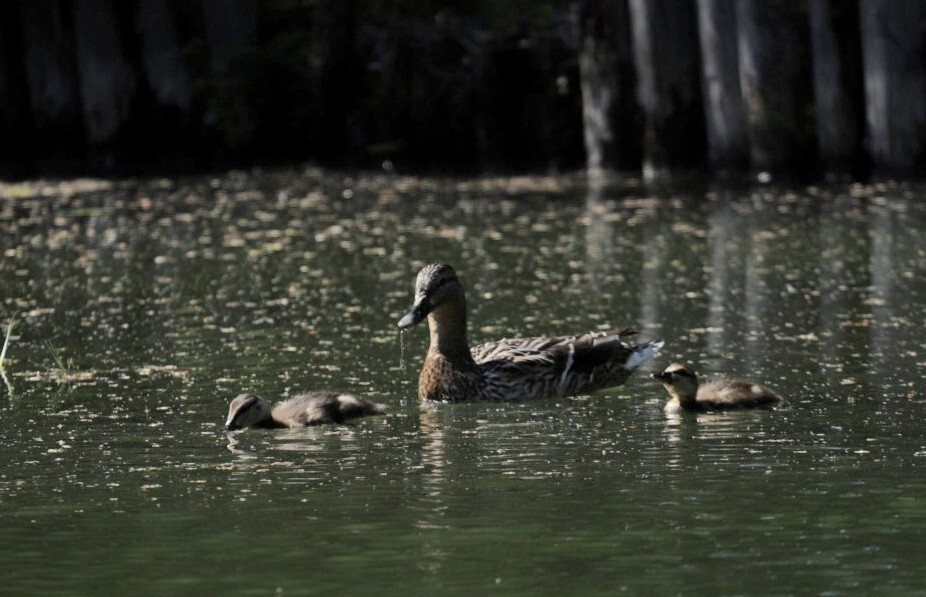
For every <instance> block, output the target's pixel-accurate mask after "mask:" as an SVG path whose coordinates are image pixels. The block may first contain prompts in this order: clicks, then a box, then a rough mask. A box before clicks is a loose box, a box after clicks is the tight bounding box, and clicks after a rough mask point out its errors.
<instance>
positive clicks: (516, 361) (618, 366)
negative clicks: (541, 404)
mask: <svg viewBox="0 0 926 597" xmlns="http://www.w3.org/2000/svg"><path fill="white" fill-rule="evenodd" d="M633 333H634V332H633V331H632V330H629V329H623V330H612V331H607V332H592V333H588V334H580V335H577V336H552V337H536V338H506V339H502V340H498V341H495V342H488V343H485V344H481V345H479V346H475V347H473V348H472V355H473V359H474V360H475V361H476V363H477V364H478V365H479V366H480V368H481V369H482V371H483V376H484V378H485V390H484V392H485V393H486V394H487V398H486V399H489V400H511V399H529V398H544V397H559V396H571V395H575V394H583V393H589V392H594V391H596V390H599V389H601V388H605V387H609V386H615V385H619V384H621V383H623V382H625V381H626V380H627V378H628V377H629V376H630V373H631V372H632V371H633V369H634V368H635V367H636V366H637V365H639V364H640V363H643V362H644V361H646V360H648V359H649V358H651V357H652V356H653V355H654V354H656V352H657V351H658V350H659V348H660V347H661V343H650V344H643V345H639V346H629V345H627V344H626V343H624V342H623V339H624V338H626V337H627V336H630V335H632V334H633Z"/></svg>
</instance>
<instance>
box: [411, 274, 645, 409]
mask: <svg viewBox="0 0 926 597" xmlns="http://www.w3.org/2000/svg"><path fill="white" fill-rule="evenodd" d="M425 318H427V320H428V329H429V330H430V337H431V341H430V346H429V348H428V353H427V355H426V357H425V359H424V365H423V366H422V368H421V374H420V375H419V377H418V396H419V398H420V399H421V400H439V401H466V400H522V399H530V398H552V397H562V396H571V395H575V394H583V393H590V392H594V391H596V390H600V389H602V388H607V387H611V386H618V385H621V384H622V383H624V382H625V381H627V378H628V377H630V374H631V372H632V371H633V370H634V369H635V368H636V367H638V366H639V365H640V364H642V363H644V362H646V361H648V360H649V359H651V358H652V357H653V355H655V354H656V353H657V352H659V349H661V348H662V346H663V343H662V342H647V343H644V344H637V345H632V344H628V343H626V342H624V340H625V339H626V338H627V337H628V336H630V335H632V334H634V333H636V332H634V331H633V330H631V329H629V328H626V329H622V330H611V331H607V332H590V333H587V334H579V335H576V336H543V337H537V338H514V339H503V340H497V341H495V342H487V343H485V344H481V345H479V346H474V347H472V348H470V346H469V341H468V340H467V332H466V298H465V295H464V292H463V285H462V284H461V283H460V280H459V279H458V278H457V274H456V272H455V271H454V270H453V268H452V267H451V266H449V265H447V264H446V263H432V264H429V265H426V266H425V267H424V268H422V269H421V271H420V272H418V277H417V279H416V281H415V301H414V305H413V306H412V309H411V311H409V312H408V313H407V314H405V316H404V317H402V319H400V320H399V322H398V326H399V329H402V330H404V329H407V328H410V327H412V326H413V325H416V324H418V323H420V322H421V321H423V320H424V319H425Z"/></svg>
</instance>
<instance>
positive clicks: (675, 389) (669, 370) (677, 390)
mask: <svg viewBox="0 0 926 597" xmlns="http://www.w3.org/2000/svg"><path fill="white" fill-rule="evenodd" d="M653 378H654V379H658V380H659V381H661V382H662V385H664V386H665V387H666V390H668V391H669V394H671V395H672V396H673V397H675V398H678V399H679V401H681V402H686V401H687V400H686V398H687V399H688V400H694V398H695V396H697V394H698V376H697V375H695V374H694V372H693V371H692V370H691V369H689V368H688V367H686V366H685V365H682V364H679V363H672V364H671V365H669V366H668V367H666V369H665V371H663V372H662V373H653Z"/></svg>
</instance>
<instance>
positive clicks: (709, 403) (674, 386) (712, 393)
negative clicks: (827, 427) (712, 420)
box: [653, 363, 782, 414]
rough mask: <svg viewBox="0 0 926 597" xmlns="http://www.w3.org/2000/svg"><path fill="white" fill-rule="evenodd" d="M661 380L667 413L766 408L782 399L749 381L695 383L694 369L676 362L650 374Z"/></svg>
mask: <svg viewBox="0 0 926 597" xmlns="http://www.w3.org/2000/svg"><path fill="white" fill-rule="evenodd" d="M653 377H654V378H655V379H658V380H659V381H661V382H662V385H663V386H665V388H666V390H667V391H668V392H669V396H671V399H670V400H669V401H668V402H667V403H666V405H665V408H664V410H665V411H666V412H667V413H669V414H674V413H678V412H681V411H694V412H705V411H710V410H723V409H733V408H769V407H772V406H775V405H776V404H779V403H781V402H782V398H781V396H779V395H778V394H776V393H775V392H774V391H772V390H770V389H769V388H767V387H765V386H762V385H759V384H755V383H752V382H749V381H742V380H736V379H716V380H713V381H710V382H708V383H705V384H701V383H698V376H697V375H695V373H694V371H692V370H691V369H689V368H688V367H686V366H684V365H681V364H679V363H673V364H672V365H669V366H668V367H666V370H665V371H663V372H662V373H653Z"/></svg>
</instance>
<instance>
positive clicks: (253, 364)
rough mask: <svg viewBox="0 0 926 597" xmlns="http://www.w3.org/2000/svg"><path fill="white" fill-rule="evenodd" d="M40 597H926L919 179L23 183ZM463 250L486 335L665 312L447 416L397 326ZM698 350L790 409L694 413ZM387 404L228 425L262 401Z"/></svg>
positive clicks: (925, 223)
mask: <svg viewBox="0 0 926 597" xmlns="http://www.w3.org/2000/svg"><path fill="white" fill-rule="evenodd" d="M0 191H2V196H3V198H2V199H0V232H2V234H0V251H2V255H3V259H2V262H0V279H2V280H3V284H2V285H0V315H2V320H3V325H4V328H5V325H6V322H7V321H8V320H9V318H10V316H11V315H12V314H14V313H16V314H18V319H19V322H20V323H19V325H18V327H17V328H16V331H15V334H14V335H13V337H12V339H11V346H10V349H9V353H8V355H7V356H8V362H7V365H6V370H5V378H4V382H5V383H4V384H3V386H2V389H0V409H2V414H3V419H4V425H3V426H2V428H0V456H2V457H0V503H2V505H3V512H2V514H0V516H2V525H0V563H2V564H3V565H2V566H0V586H4V587H5V588H7V589H8V590H9V591H10V594H41V595H54V594H61V595H73V594H99V593H100V592H101V587H105V588H106V592H108V593H111V594H171V595H185V594H189V595H201V594H204V593H234V594H255V595H266V594H284V595H300V594H329V593H331V592H332V591H350V592H351V593H358V594H364V593H366V594H382V593H384V592H396V591H405V592H409V593H413V594H474V593H483V592H492V593H498V594H558V593H559V594H562V593H568V594H614V593H618V592H627V593H631V594H637V593H642V592H646V593H651V594H705V595H718V594H743V593H759V592H761V593H774V594H783V595H786V594H826V595H842V594H865V593H871V592H874V591H875V590H877V591H878V592H885V591H886V592H890V593H893V594H914V593H917V592H918V591H921V590H922V587H923V586H924V585H926V572H924V570H926V556H924V555H921V554H922V550H921V549H920V545H919V544H920V543H921V540H920V539H921V534H922V530H923V528H924V523H926V514H924V513H926V508H924V505H926V504H924V495H926V482H924V480H923V479H924V475H923V466H924V462H926V440H924V435H923V431H922V419H923V414H924V413H923V411H924V408H926V397H924V395H923V390H922V383H921V381H920V380H921V378H922V377H923V372H924V368H926V356H924V354H923V350H922V348H921V338H922V325H923V324H922V322H923V320H924V316H926V283H924V280H926V243H924V242H923V238H924V233H926V207H924V205H926V203H924V201H923V199H924V197H923V188H922V187H919V186H915V185H893V184H883V185H872V186H862V185H854V186H845V187H835V188H815V187H810V188H795V189H787V188H774V187H767V186H766V187H757V188H736V189H734V188H694V189H647V188H644V187H641V186H640V185H638V184H635V183H633V182H632V181H627V182H623V183H612V184H605V185H600V186H593V187H589V185H587V184H586V183H585V182H584V181H583V180H581V179H579V178H574V177H561V178H509V179H490V178H485V179H476V180H456V179H417V178H412V177H375V176H348V175H343V174H337V173H327V172H322V171H318V170H315V169H310V168H307V169H303V170H299V171H279V172H261V171H254V172H246V173H245V172H231V173H228V174H222V175H217V176H214V177H193V178H186V179H176V180H173V179H171V180H168V179H164V180H142V181H119V182H110V181H88V180H77V181H62V182H30V183H22V184H17V185H5V186H0ZM434 260H442V261H447V262H450V263H452V264H453V265H454V266H455V267H456V269H457V271H458V273H459V274H460V276H461V278H462V280H463V283H464V284H465V286H466V288H467V292H468V294H467V298H468V300H469V306H470V308H469V311H470V324H471V330H470V332H471V333H470V335H471V339H472V340H473V342H474V343H475V342H481V341H485V340H490V339H492V338H497V337H501V336H515V335H539V334H547V333H550V334H559V333H568V332H581V331H587V330H593V329H604V328H607V327H613V326H624V325H634V326H636V327H637V328H638V329H640V331H641V336H642V337H644V338H647V339H650V338H663V339H665V341H666V348H665V350H664V352H663V353H662V354H660V355H659V357H657V359H656V361H655V362H654V363H651V364H648V365H646V366H645V367H644V368H643V370H641V371H640V372H638V373H637V374H635V375H634V376H633V377H632V378H631V380H630V381H629V382H628V383H627V384H626V385H624V386H622V387H619V388H613V389H610V390H606V391H603V392H600V393H598V394H595V395H593V396H576V397H573V398H568V399H562V400H543V401H536V402H525V403H514V404H457V405H438V406H433V407H431V406H422V405H419V404H418V402H417V399H416V396H415V392H416V378H417V371H418V368H419V367H420V364H421V358H422V356H423V353H424V350H425V345H426V342H427V333H426V331H425V329H424V328H423V327H418V328H414V329H413V330H411V331H410V332H408V333H407V334H406V335H405V337H404V356H401V350H400V341H399V336H398V333H397V331H396V328H395V322H396V321H397V319H398V318H399V316H400V315H401V314H402V313H403V312H404V310H405V309H407V308H408V307H409V306H410V304H411V299H412V283H413V280H414V275H415V273H416V272H417V269H418V268H419V267H420V266H421V265H423V264H424V263H426V262H428V261H434ZM672 361H684V362H687V363H689V364H691V365H692V366H693V367H694V368H695V369H696V370H697V371H698V372H699V373H701V374H702V375H704V376H711V375H727V376H735V377H746V378H749V379H754V380H758V381H762V382H764V383H767V384H768V385H770V386H772V387H774V388H775V389H776V390H777V391H779V392H780V393H781V394H782V395H784V396H785V397H786V398H787V400H788V403H787V405H786V406H785V407H784V408H781V409H778V410H775V411H747V412H731V413H720V414H703V415H686V416H679V417H667V416H666V415H664V414H663V413H662V411H661V407H662V404H663V403H664V401H665V400H666V396H665V395H664V392H663V390H662V388H661V387H660V386H659V385H658V384H656V383H655V382H653V380H651V379H649V378H648V375H647V374H648V373H649V372H650V371H652V370H654V369H656V368H661V367H664V366H666V365H668V364H669V363H670V362H672ZM317 388H332V389H342V390H349V391H354V392H357V393H363V394H365V395H367V396H368V397H370V398H371V399H374V400H376V401H379V402H384V403H385V404H387V405H388V407H389V414H388V416H385V417H379V418H371V419H366V420H362V421H360V422H358V423H356V424H352V425H342V426H328V427H318V428H309V429H296V430H283V431H270V432H268V431H247V432H244V433H238V434H235V435H233V436H226V435H225V434H224V433H223V432H222V431H221V424H222V421H223V418H224V415H225V410H226V407H227V402H228V401H229V400H230V399H231V398H232V397H233V396H234V395H235V394H237V393H240V392H242V391H253V392H257V393H258V394H260V395H262V396H264V397H265V398H269V399H279V398H282V397H285V396H288V395H292V394H295V393H298V392H299V391H301V390H308V389H317Z"/></svg>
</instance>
